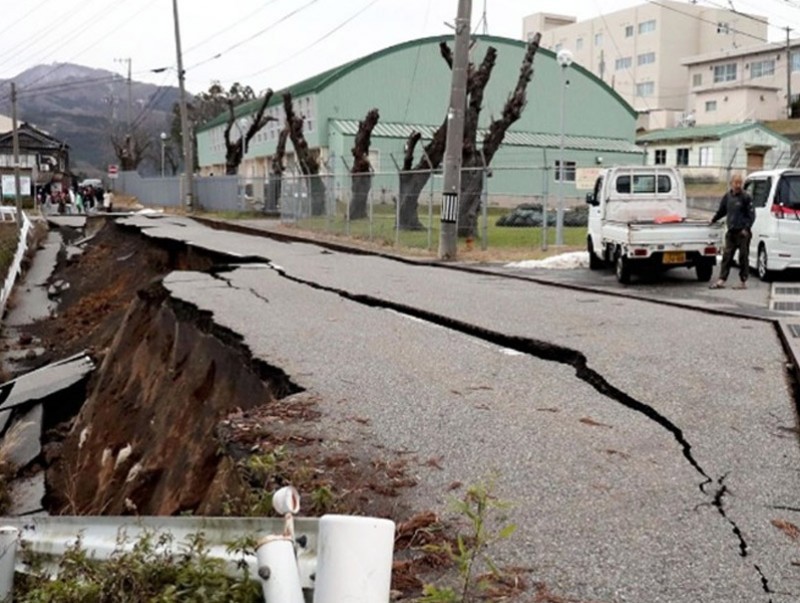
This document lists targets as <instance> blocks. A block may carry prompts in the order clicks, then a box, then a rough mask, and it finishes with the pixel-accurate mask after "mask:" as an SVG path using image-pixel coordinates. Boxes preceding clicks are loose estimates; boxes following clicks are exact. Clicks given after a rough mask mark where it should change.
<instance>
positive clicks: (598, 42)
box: [594, 31, 603, 46]
mask: <svg viewBox="0 0 800 603" xmlns="http://www.w3.org/2000/svg"><path fill="white" fill-rule="evenodd" d="M594 45H595V46H602V45H603V32H602V31H601V32H599V33H596V34H594Z"/></svg>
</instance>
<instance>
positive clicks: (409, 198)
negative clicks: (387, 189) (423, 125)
mask: <svg viewBox="0 0 800 603" xmlns="http://www.w3.org/2000/svg"><path fill="white" fill-rule="evenodd" d="M419 139H420V134H419V133H418V132H412V134H411V136H409V138H408V141H407V142H406V152H405V157H404V159H403V171H402V172H401V173H400V199H399V203H400V224H399V227H400V230H422V229H423V228H424V227H423V226H422V223H421V222H420V221H419V215H418V214H417V212H418V209H419V196H420V194H421V193H422V191H423V190H424V189H425V185H426V184H428V180H429V179H430V177H431V174H433V170H435V169H436V168H438V167H439V166H440V165H441V164H442V159H443V158H444V150H445V146H446V144H447V118H445V120H444V122H442V125H441V126H439V128H438V129H437V130H436V132H435V133H434V135H433V139H432V140H431V141H430V142H429V143H428V144H427V145H425V149H424V152H423V154H422V157H421V158H420V160H419V161H418V162H417V165H415V166H414V167H411V165H412V163H413V160H414V147H415V146H416V144H417V142H419Z"/></svg>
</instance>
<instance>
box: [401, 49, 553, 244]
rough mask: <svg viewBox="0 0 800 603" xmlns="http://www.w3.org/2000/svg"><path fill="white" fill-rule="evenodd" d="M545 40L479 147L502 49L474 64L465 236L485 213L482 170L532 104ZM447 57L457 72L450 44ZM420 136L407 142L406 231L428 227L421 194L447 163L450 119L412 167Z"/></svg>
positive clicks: (528, 57) (467, 127) (465, 150)
mask: <svg viewBox="0 0 800 603" xmlns="http://www.w3.org/2000/svg"><path fill="white" fill-rule="evenodd" d="M539 40H540V35H539V34H536V35H535V36H534V37H533V39H532V40H531V41H530V42H529V43H528V45H527V47H526V50H525V57H524V59H523V62H522V67H521V68H520V75H519V78H518V79H517V85H516V87H515V89H514V91H513V92H512V93H511V95H510V96H509V98H508V100H507V101H506V104H505V106H504V107H503V113H502V116H501V117H500V118H499V119H496V120H494V121H492V123H491V124H490V126H489V130H488V132H487V133H486V135H485V136H484V138H483V141H482V146H481V147H480V148H479V147H478V145H477V142H476V139H477V133H478V122H479V118H480V112H481V109H482V104H483V96H484V91H485V89H486V85H487V84H488V83H489V78H490V77H491V74H492V70H493V69H494V66H495V63H496V61H497V49H495V48H494V47H492V46H490V47H489V48H488V49H487V50H486V54H485V55H484V58H483V61H481V64H480V65H479V66H478V67H476V66H475V65H474V64H473V63H470V65H469V68H468V74H467V111H466V114H465V120H464V142H463V147H462V168H467V170H466V171H464V172H462V175H461V198H460V202H459V226H458V233H459V235H460V236H472V235H474V234H475V231H476V226H477V215H478V210H479V209H480V199H481V192H482V190H483V179H482V174H481V171H480V169H473V170H470V169H469V168H485V167H488V166H489V163H490V162H491V160H492V158H493V157H494V155H495V153H496V152H497V149H498V148H499V147H500V145H501V144H502V142H503V138H504V137H505V133H506V131H507V130H508V128H509V127H510V126H511V125H512V124H513V123H514V122H515V121H517V120H518V119H519V117H520V115H521V114H522V110H523V109H524V107H525V103H526V88H527V85H528V83H529V82H530V80H531V77H532V76H533V56H534V54H535V53H536V51H537V50H538V48H539ZM439 51H440V54H441V56H442V58H443V59H444V60H445V62H446V63H447V64H448V66H449V67H450V68H451V69H452V67H453V54H452V51H451V50H450V47H449V46H447V44H446V43H445V42H442V43H441V44H440V45H439ZM419 138H420V136H419V134H418V133H416V132H414V133H412V135H411V136H409V138H408V140H407V141H406V149H405V158H404V161H403V172H402V173H401V174H400V203H401V207H400V224H399V227H400V228H402V229H419V228H422V225H421V224H420V222H419V218H418V217H417V208H418V204H419V195H420V194H421V192H422V190H423V189H424V187H425V184H426V183H427V181H428V178H430V175H431V173H432V171H433V170H435V169H437V168H438V167H439V166H440V165H441V162H442V159H443V158H444V151H445V143H446V138H447V119H446V118H445V120H444V122H443V123H442V125H441V126H439V128H438V129H437V130H436V132H435V134H434V136H433V139H432V140H431V142H429V143H428V145H426V146H425V149H424V153H423V156H422V158H421V159H420V160H419V162H418V163H417V164H416V166H414V167H413V169H412V168H411V165H412V163H413V154H414V147H415V146H416V144H417V143H418V142H419Z"/></svg>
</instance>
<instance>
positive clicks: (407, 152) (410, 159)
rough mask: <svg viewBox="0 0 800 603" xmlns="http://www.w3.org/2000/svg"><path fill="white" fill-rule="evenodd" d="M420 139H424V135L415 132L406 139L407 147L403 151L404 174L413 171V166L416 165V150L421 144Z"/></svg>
mask: <svg viewBox="0 0 800 603" xmlns="http://www.w3.org/2000/svg"><path fill="white" fill-rule="evenodd" d="M420 138H422V134H420V133H419V132H417V131H416V130H414V131H413V132H411V134H409V135H408V138H407V139H406V146H405V147H404V149H403V171H404V172H408V171H409V170H410V169H411V166H413V165H414V149H415V148H416V147H417V143H418V142H419V140H420Z"/></svg>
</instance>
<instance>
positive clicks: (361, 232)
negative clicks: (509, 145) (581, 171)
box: [290, 206, 586, 254]
mask: <svg viewBox="0 0 800 603" xmlns="http://www.w3.org/2000/svg"><path fill="white" fill-rule="evenodd" d="M509 211H510V210H508V209H499V208H491V209H490V210H489V211H488V220H487V229H486V247H487V248H488V249H490V250H495V251H505V252H514V251H516V252H519V253H523V254H526V253H527V254H530V253H531V252H532V251H539V250H540V248H541V244H542V228H541V227H503V226H496V225H495V222H496V221H497V218H498V217H500V216H501V215H503V214H505V213H508V212H509ZM419 218H420V222H421V223H422V225H423V228H424V230H419V231H400V232H399V233H398V232H397V231H396V230H395V221H396V218H395V215H394V208H393V206H376V207H375V209H374V211H373V215H372V219H371V220H370V219H366V220H356V221H348V220H347V219H346V216H345V213H344V211H340V212H337V215H336V217H331V216H321V217H313V218H302V219H298V220H296V221H295V222H293V223H290V226H291V227H293V228H296V229H299V230H304V231H313V232H315V233H320V234H326V235H331V236H336V237H342V236H344V237H348V238H352V239H354V240H357V241H362V242H371V243H374V244H377V245H380V246H391V247H396V248H397V251H401V250H402V249H404V248H405V249H409V250H427V251H430V252H433V253H435V252H436V250H437V249H438V245H439V210H438V208H434V211H433V213H432V216H431V215H429V214H428V212H427V211H426V212H424V213H422V212H421V213H420V215H419ZM482 235H483V217H482V216H481V217H480V218H479V220H478V236H477V237H476V238H475V240H473V241H471V242H468V241H466V240H463V239H462V240H460V241H459V247H463V248H465V249H466V248H467V247H472V249H474V250H480V249H481V247H482V246H483V245H482V242H483V241H482ZM547 238H548V242H549V246H550V247H552V246H553V245H554V244H555V239H556V231H555V227H552V226H551V227H549V228H548V237H547ZM585 241H586V228H585V227H573V228H564V244H565V247H569V248H581V249H583V248H584V246H585Z"/></svg>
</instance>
